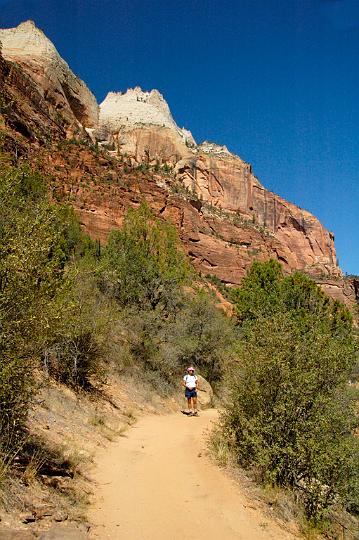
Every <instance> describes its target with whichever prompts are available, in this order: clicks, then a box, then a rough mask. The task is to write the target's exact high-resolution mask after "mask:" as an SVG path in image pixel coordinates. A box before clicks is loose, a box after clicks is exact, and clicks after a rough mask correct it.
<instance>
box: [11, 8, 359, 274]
mask: <svg viewBox="0 0 359 540" xmlns="http://www.w3.org/2000/svg"><path fill="white" fill-rule="evenodd" d="M26 19H33V20H34V21H35V22H36V24H37V25H38V26H39V27H40V28H42V29H43V30H44V31H45V33H46V34H47V35H48V37H49V38H50V39H51V40H52V41H53V42H54V43H55V45H56V47H57V49H58V51H59V52H60V54H61V55H62V56H63V57H64V58H65V60H66V61H67V62H68V63H69V64H70V66H71V67H72V69H73V70H74V71H75V73H77V74H78V75H79V76H80V77H81V78H82V79H83V80H84V81H85V82H86V83H87V84H88V85H89V87H90V88H91V90H92V91H93V92H94V93H95V95H96V96H97V98H98V100H99V101H101V100H102V99H103V98H104V96H105V95H106V93H107V92H108V91H110V90H125V89H126V88H128V87H133V86H136V85H140V86H141V87H142V88H144V89H152V88H158V89H159V90H160V91H161V92H162V93H163V94H164V96H165V98H166V99H167V101H168V103H169V105H170V107H171V110H172V113H173V116H174V118H175V120H176V121H177V123H178V124H179V125H180V126H185V127H188V128H189V129H191V131H192V133H193V135H194V137H195V139H196V140H197V141H198V142H199V141H201V140H203V139H209V140H212V141H216V142H218V143H221V144H226V145H227V146H228V147H229V149H230V150H231V151H233V152H235V153H237V154H238V155H240V156H241V157H242V158H243V159H245V160H246V161H248V162H250V163H251V164H252V165H253V168H254V172H255V174H256V175H257V176H258V177H259V179H260V180H261V182H262V183H263V184H264V185H265V186H266V187H267V188H268V189H270V190H272V191H275V192H276V193H278V194H280V195H281V196H283V197H285V198H286V199H288V200H290V201H292V202H294V203H296V204H298V205H299V206H301V207H302V208H306V209H307V210H309V211H311V212H312V213H313V214H315V215H316V216H317V217H318V218H319V219H320V220H321V221H322V223H323V224H324V225H325V226H326V227H327V228H329V229H330V230H332V231H333V232H334V234H335V240H336V247H337V254H338V258H339V262H340V265H341V267H342V269H343V270H344V271H345V272H348V273H355V274H359V231H358V224H359V181H358V180H359V178H358V173H359V136H358V135H359V134H358V127H359V69H358V63H359V0H232V1H229V0H153V1H151V0H117V1H116V0H113V1H109V0H10V1H8V0H7V1H6V0H0V26H1V27H7V26H15V25H17V24H18V23H19V22H21V21H23V20H26Z"/></svg>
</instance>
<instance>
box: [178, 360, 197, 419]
mask: <svg viewBox="0 0 359 540" xmlns="http://www.w3.org/2000/svg"><path fill="white" fill-rule="evenodd" d="M194 372H195V369H194V367H193V366H190V367H188V368H187V374H186V375H185V376H184V377H183V381H182V386H184V387H185V396H186V398H187V406H188V413H187V414H188V415H189V416H198V411H197V390H199V384H198V377H197V375H195V373H194Z"/></svg>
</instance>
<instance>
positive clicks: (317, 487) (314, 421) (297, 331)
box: [222, 261, 359, 519]
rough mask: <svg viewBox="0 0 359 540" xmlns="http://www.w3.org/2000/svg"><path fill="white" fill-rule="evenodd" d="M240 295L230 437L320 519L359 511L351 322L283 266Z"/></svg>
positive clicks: (226, 424) (245, 457) (268, 267)
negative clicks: (331, 511)
mask: <svg viewBox="0 0 359 540" xmlns="http://www.w3.org/2000/svg"><path fill="white" fill-rule="evenodd" d="M234 296H235V298H236V299H237V310H238V314H239V318H240V321H241V328H240V330H241V333H242V340H241V341H240V342H239V343H238V362H237V365H236V366H235V368H233V369H232V370H231V372H230V376H229V379H228V381H229V382H228V384H229V387H230V399H229V400H228V402H227V403H226V406H225V412H224V414H223V417H222V430H223V434H224V436H225V438H226V440H227V441H229V442H230V445H231V447H232V449H233V451H234V453H235V455H236V457H237V460H238V462H239V463H240V464H241V465H242V466H245V467H248V466H254V467H255V468H256V470H257V472H258V473H259V476H260V478H261V479H262V480H264V481H269V482H271V483H273V484H277V485H282V486H288V487H291V488H293V487H295V488H297V489H299V490H300V491H301V492H302V493H303V495H304V501H305V506H306V511H307V514H308V516H309V517H311V518H313V519H317V518H320V517H321V516H322V515H323V514H324V513H325V511H326V510H327V509H328V508H329V507H330V506H331V505H332V504H334V503H335V502H338V500H340V501H341V502H342V503H343V505H344V506H345V507H346V508H348V509H350V510H352V511H357V509H358V492H359V491H358V489H357V488H358V478H359V465H358V464H359V460H358V456H359V440H358V438H356V437H354V435H353V432H354V429H355V427H356V426H358V418H357V416H356V415H355V395H353V392H352V391H351V388H350V387H349V386H348V381H349V379H350V375H351V372H352V370H353V367H354V365H355V360H356V351H357V343H356V342H355V339H354V338H353V335H352V327H351V317H350V314H349V313H348V312H347V310H346V309H345V308H344V306H342V305H340V304H339V303H338V302H333V301H331V300H329V299H328V298H327V297H325V295H324V294H323V293H322V291H321V290H320V289H319V288H318V287H317V286H316V285H315V284H314V283H313V282H311V281H310V280H309V278H307V277H305V276H301V275H299V274H296V275H293V276H290V277H284V276H283V275H282V272H281V270H280V267H279V265H278V264H277V263H275V262H274V261H272V262H268V263H262V264H260V263H256V264H255V265H253V267H252V269H251V271H250V272H249V273H248V276H247V278H245V279H244V281H243V287H242V289H240V290H237V291H235V293H234Z"/></svg>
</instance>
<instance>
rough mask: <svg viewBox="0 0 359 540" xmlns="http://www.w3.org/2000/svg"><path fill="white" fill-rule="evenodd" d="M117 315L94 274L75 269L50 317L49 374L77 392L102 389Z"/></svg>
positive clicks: (45, 356) (44, 350) (45, 361)
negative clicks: (107, 355) (109, 342)
mask: <svg viewBox="0 0 359 540" xmlns="http://www.w3.org/2000/svg"><path fill="white" fill-rule="evenodd" d="M92 262H93V261H92ZM90 268H91V265H90ZM75 272H76V275H75V276H74V275H73V274H74V273H75ZM113 313H114V310H113V309H112V306H111V303H110V302H109V301H108V300H107V299H106V298H105V297H104V296H103V294H101V293H100V291H99V290H98V288H97V286H96V283H95V281H94V277H93V272H92V271H88V270H86V269H85V268H81V267H80V268H78V267H76V268H75V269H74V268H71V269H70V276H69V284H68V286H67V288H65V289H64V290H63V292H62V294H60V295H58V297H57V298H56V301H55V302H53V305H52V313H51V316H50V315H49V320H50V324H49V328H48V332H47V334H46V336H45V339H44V344H43V348H42V364H43V368H44V370H45V372H46V373H47V374H48V375H50V376H51V377H54V378H55V379H56V380H58V381H60V382H62V383H64V384H67V385H68V386H71V387H72V388H74V389H75V390H79V389H83V390H91V389H93V388H100V387H101V386H102V384H103V382H104V381H105V376H106V372H107V369H106V364H105V357H106V354H107V351H108V341H109V333H110V325H111V323H112V321H113V318H114V316H113ZM50 317H51V318H50Z"/></svg>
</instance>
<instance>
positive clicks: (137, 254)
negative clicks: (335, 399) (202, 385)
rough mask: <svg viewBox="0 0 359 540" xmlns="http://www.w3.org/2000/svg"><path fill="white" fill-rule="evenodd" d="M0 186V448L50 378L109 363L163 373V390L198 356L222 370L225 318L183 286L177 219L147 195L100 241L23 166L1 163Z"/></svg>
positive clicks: (93, 380) (87, 375)
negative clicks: (151, 204)
mask: <svg viewBox="0 0 359 540" xmlns="http://www.w3.org/2000/svg"><path fill="white" fill-rule="evenodd" d="M0 196H1V200H2V205H1V208H0V228H1V235H0V255H1V261H0V295H1V297H0V307H1V311H0V318H1V319H0V347H1V360H0V383H1V384H0V408H1V415H0V447H2V448H9V447H11V446H14V445H16V444H18V441H19V439H21V437H22V436H23V433H24V427H25V423H26V418H27V412H28V409H29V406H30V405H31V400H32V397H33V396H34V393H36V389H37V385H38V384H46V377H52V378H54V379H56V380H58V381H60V382H62V383H65V384H67V385H69V386H71V387H72V388H74V389H75V390H77V391H80V390H81V391H83V390H84V391H92V390H94V389H100V388H101V385H102V384H103V382H104V381H105V380H106V371H107V370H108V369H109V366H111V368H113V369H114V370H116V371H118V372H120V373H121V372H127V373H132V374H137V375H138V376H140V377H142V378H144V380H146V381H148V382H149V383H151V381H153V383H154V384H155V383H156V381H158V374H160V379H161V380H162V384H161V385H160V386H159V388H157V389H158V391H159V392H162V393H164V394H166V393H169V392H171V391H173V389H174V388H175V386H176V385H177V381H178V377H179V375H180V373H181V372H182V371H183V368H184V366H185V365H186V364H187V363H189V362H196V364H197V365H198V367H200V368H201V369H202V372H203V374H205V375H206V376H208V377H209V378H210V379H213V380H215V379H218V377H219V374H220V369H219V366H220V363H221V361H222V360H223V359H224V357H225V353H226V351H227V349H228V343H229V341H230V340H229V341H228V340H227V338H226V337H225V336H229V335H230V334H231V332H232V331H233V328H232V325H231V321H229V320H228V318H227V317H226V316H225V315H224V314H223V313H221V312H219V311H218V310H217V309H216V308H215V307H214V300H213V299H212V298H211V297H210V296H209V294H207V293H206V292H204V291H198V292H195V290H194V289H193V290H191V291H189V292H185V289H184V286H185V285H187V286H190V285H191V283H192V281H193V278H194V272H193V270H192V269H191V267H190V265H189V263H188V261H187V259H186V257H185V255H184V253H183V251H182V249H181V247H180V243H179V239H178V237H177V233H176V230H175V228H174V227H173V226H171V225H169V224H166V223H164V222H162V221H160V220H158V219H156V218H155V217H154V216H153V214H152V212H151V211H150V210H149V208H148V207H147V206H146V205H143V206H141V207H140V208H139V209H138V210H129V212H128V214H127V216H126V217H125V220H124V224H123V227H122V229H121V230H119V231H113V232H112V233H111V235H110V238H109V242H108V245H107V246H106V247H105V248H103V249H102V250H101V249H100V247H99V245H98V243H96V242H92V241H91V240H90V239H89V238H88V237H87V236H86V235H85V234H84V233H83V232H82V230H81V227H80V225H79V223H78V221H77V219H76V217H75V216H74V214H73V211H72V210H71V209H70V208H69V207H67V206H59V205H54V204H52V203H51V202H50V201H49V198H48V196H47V190H46V185H45V183H44V181H43V179H42V178H41V176H40V175H39V174H38V173H36V172H34V171H32V170H31V169H30V168H29V167H28V166H26V165H17V166H11V165H10V164H9V163H7V164H6V166H5V167H4V168H3V170H2V173H1V185H0ZM36 373H38V374H39V376H35V375H36Z"/></svg>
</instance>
